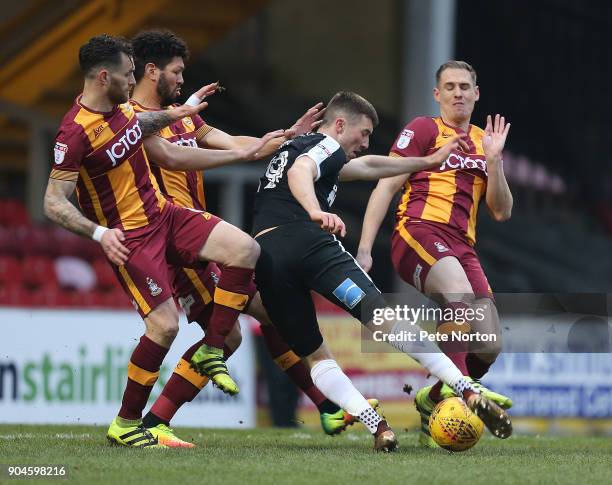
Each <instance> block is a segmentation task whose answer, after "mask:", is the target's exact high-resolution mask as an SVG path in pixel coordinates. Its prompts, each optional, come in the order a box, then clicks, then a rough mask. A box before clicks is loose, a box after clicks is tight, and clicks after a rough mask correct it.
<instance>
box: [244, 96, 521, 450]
mask: <svg viewBox="0 0 612 485" xmlns="http://www.w3.org/2000/svg"><path fill="white" fill-rule="evenodd" d="M377 124H378V115H377V113H376V110H375V109H374V107H373V106H372V105H371V104H370V103H369V102H368V101H367V100H366V99H364V98H362V97H361V96H359V95H357V94H355V93H351V92H340V93H337V94H336V95H335V96H334V97H333V98H332V99H331V101H330V102H329V104H328V106H327V109H326V112H325V116H324V118H323V122H322V124H321V126H320V127H319V129H318V130H317V133H308V134H306V135H302V136H300V137H297V138H295V139H293V140H291V141H288V142H286V143H284V144H283V145H281V147H280V148H279V150H278V151H277V153H276V154H275V156H274V157H273V158H272V160H271V161H270V163H269V165H268V167H267V170H266V172H265V174H264V176H262V177H261V179H260V185H259V188H258V191H257V195H256V199H255V217H254V223H253V235H254V237H255V239H256V240H257V242H258V243H259V245H260V247H261V256H260V257H259V260H258V262H257V267H256V273H255V274H256V276H255V278H256V283H257V286H258V288H259V291H260V294H261V297H262V299H263V303H264V306H265V307H266V309H267V311H268V313H269V315H270V317H271V320H272V321H273V322H274V324H275V326H277V328H278V330H279V332H280V333H281V335H282V336H283V338H284V339H285V340H286V341H287V342H288V343H289V345H291V347H292V348H293V350H294V351H295V352H296V353H297V354H298V355H299V356H300V357H302V358H304V359H306V361H307V362H308V364H309V365H310V367H311V375H312V379H313V381H314V383H315V385H316V386H317V387H318V388H319V389H320V390H321V392H322V393H323V394H324V395H325V396H326V397H328V398H329V399H330V400H331V401H333V402H335V403H336V404H337V405H338V406H340V407H341V408H343V409H346V410H347V411H348V412H349V413H350V414H351V415H353V416H356V417H359V419H360V420H361V421H362V422H363V423H364V425H365V426H366V427H367V428H368V429H369V430H370V432H371V433H372V434H373V435H374V438H375V442H374V446H375V449H377V450H382V451H391V450H393V449H395V448H396V447H397V439H396V437H395V434H394V433H393V431H392V430H391V428H389V426H388V425H387V423H386V422H385V421H384V420H383V419H382V418H381V417H380V416H379V415H378V414H377V413H376V411H374V409H373V408H372V407H371V406H370V404H369V403H368V401H367V400H366V399H365V398H364V397H363V396H362V395H361V393H359V391H358V390H357V389H356V388H355V387H354V386H353V384H352V383H351V381H350V380H349V379H348V377H347V376H346V375H345V374H344V373H343V372H342V370H341V369H340V367H339V366H338V364H337V363H336V361H335V360H334V358H333V356H332V354H331V352H330V351H329V349H328V348H327V347H326V345H325V343H324V342H323V337H322V336H321V333H320V331H319V325H318V322H317V317H316V313H315V308H314V304H313V302H312V298H311V295H310V290H314V291H316V292H317V293H319V294H321V295H322V296H324V297H325V298H327V299H328V300H329V301H331V302H333V303H335V304H337V305H339V306H340V307H342V308H343V309H345V310H346V311H348V312H349V313H351V315H353V316H354V317H355V318H357V319H359V320H360V321H361V322H362V323H363V324H364V325H365V326H366V327H367V328H369V329H370V330H371V331H378V332H382V333H383V334H386V335H387V336H388V337H391V338H388V337H387V338H386V341H387V342H388V343H390V344H391V345H392V346H393V347H395V348H397V349H398V350H400V351H402V352H404V353H406V354H408V355H410V356H411V357H413V358H414V359H415V360H417V361H418V362H419V363H421V364H422V365H423V366H424V367H425V368H427V369H428V370H429V372H430V373H431V374H433V375H435V376H436V377H438V378H439V379H441V380H442V381H444V382H446V383H447V384H448V385H450V386H451V387H452V388H453V390H454V391H455V393H456V394H457V395H458V396H460V397H463V399H464V400H465V401H466V402H467V404H468V406H469V407H470V408H471V409H472V410H473V411H475V412H476V413H477V414H478V416H480V417H481V419H482V420H483V421H484V422H485V424H486V425H487V427H488V428H489V429H490V430H491V431H492V432H493V434H494V435H496V436H498V437H501V438H506V437H508V436H510V434H511V432H512V427H511V423H510V419H509V418H508V415H507V414H506V413H505V412H504V411H503V410H502V409H501V408H499V407H498V406H497V405H495V404H494V403H492V402H491V401H489V400H487V399H485V398H483V397H482V396H481V395H480V394H479V392H478V390H477V389H475V388H474V387H473V386H472V384H471V383H470V382H469V381H468V380H466V379H465V378H464V376H463V375H462V374H461V372H460V371H459V370H458V369H457V367H455V365H454V364H453V363H452V362H451V360H450V359H449V358H448V357H446V356H445V355H444V354H442V353H441V352H439V351H438V349H437V347H435V345H433V344H432V343H428V342H419V344H420V348H419V349H417V347H416V346H415V343H414V342H411V341H405V340H402V338H401V336H402V335H405V333H406V332H405V329H406V327H407V323H406V322H405V321H398V320H396V319H392V320H386V321H384V322H383V323H382V324H381V323H380V322H376V323H378V324H375V323H374V322H373V319H374V318H373V317H374V315H375V312H376V311H379V312H380V310H381V309H385V308H386V307H387V304H386V302H385V299H384V298H383V296H382V295H381V292H380V290H379V289H378V288H377V287H376V286H375V285H374V283H373V282H372V280H371V279H370V278H369V276H368V275H367V274H366V273H365V272H364V271H363V270H362V269H361V267H360V266H359V265H358V264H357V262H356V261H355V259H354V258H353V256H352V255H351V254H349V253H348V252H347V251H346V250H345V249H344V247H343V246H342V244H341V243H340V241H339V240H338V239H337V237H336V235H339V236H344V235H345V233H346V228H345V225H344V223H343V222H342V220H341V219H340V217H338V216H337V215H336V214H334V213H332V212H330V210H331V209H330V208H331V205H332V204H333V202H334V199H335V197H336V192H337V189H338V182H339V181H340V180H342V181H346V180H377V179H379V178H384V177H391V176H395V175H399V174H402V173H411V172H414V171H419V170H427V169H433V168H436V167H438V166H440V165H441V164H442V163H443V162H444V161H445V160H446V159H447V157H448V156H449V155H450V153H451V150H453V149H457V148H459V147H460V146H461V147H463V145H464V142H463V141H462V140H461V139H460V138H459V137H454V138H452V139H450V141H449V143H448V144H446V145H445V146H443V147H442V148H440V149H439V150H438V151H436V152H434V153H433V154H431V155H429V156H426V157H420V158H401V157H400V158H398V157H387V156H378V155H366V156H362V157H358V158H357V155H358V154H359V152H361V151H363V150H366V149H367V148H368V143H369V137H370V135H371V134H372V131H373V129H374V127H375V126H376V125H377ZM464 148H465V147H464ZM423 344H425V347H423Z"/></svg>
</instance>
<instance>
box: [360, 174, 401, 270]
mask: <svg viewBox="0 0 612 485" xmlns="http://www.w3.org/2000/svg"><path fill="white" fill-rule="evenodd" d="M407 178H408V175H406V174H402V175H397V176H395V177H389V178H384V179H380V180H379V181H378V185H377V186H376V188H375V189H374V190H373V191H372V195H370V200H369V201H368V207H367V209H366V213H365V216H364V218H363V226H362V227H361V239H360V241H359V247H358V249H357V262H358V263H359V264H360V265H361V267H362V268H363V269H364V271H370V269H371V268H372V263H373V262H372V248H373V247H374V241H375V240H376V235H377V234H378V230H379V229H380V225H381V224H382V222H383V220H384V219H385V216H386V215H387V211H388V210H389V204H391V201H392V200H393V196H394V195H395V193H396V192H397V191H398V190H399V189H400V187H401V186H402V185H403V184H404V182H405V181H406V179H407Z"/></svg>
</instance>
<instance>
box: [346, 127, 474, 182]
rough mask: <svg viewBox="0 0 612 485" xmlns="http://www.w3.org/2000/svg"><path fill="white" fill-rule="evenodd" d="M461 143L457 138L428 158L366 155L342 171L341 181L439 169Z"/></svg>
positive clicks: (355, 159)
mask: <svg viewBox="0 0 612 485" xmlns="http://www.w3.org/2000/svg"><path fill="white" fill-rule="evenodd" d="M461 143H465V142H463V141H462V140H461V138H460V136H455V137H453V138H451V139H450V141H449V142H448V143H447V144H446V145H444V146H443V147H442V148H440V149H439V150H437V151H436V152H434V153H432V154H431V155H428V156H426V157H406V158H404V157H390V156H383V155H365V156H363V157H358V158H354V159H353V160H351V161H350V162H348V163H347V164H346V165H345V166H344V167H343V168H342V170H340V180H341V181H350V180H378V179H381V178H386V177H394V176H396V175H402V174H405V175H407V174H410V173H412V172H419V171H421V170H430V169H432V168H436V167H439V166H440V165H442V163H444V161H445V160H446V159H447V158H448V156H449V155H450V153H451V151H452V150H455V149H457V148H458V147H459V146H460V144H461Z"/></svg>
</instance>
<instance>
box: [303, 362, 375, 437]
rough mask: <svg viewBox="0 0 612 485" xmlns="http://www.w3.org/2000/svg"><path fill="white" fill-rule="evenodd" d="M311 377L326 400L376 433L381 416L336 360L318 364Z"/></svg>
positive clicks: (312, 370)
mask: <svg viewBox="0 0 612 485" xmlns="http://www.w3.org/2000/svg"><path fill="white" fill-rule="evenodd" d="M310 376H311V377H312V382H314V384H315V386H317V388H318V389H319V390H320V391H321V392H322V393H323V395H324V396H325V397H326V398H328V399H329V400H330V401H333V402H335V403H336V404H337V405H338V406H340V407H341V408H342V409H344V410H345V411H348V412H349V413H350V414H352V415H353V416H355V417H358V418H359V419H360V421H361V422H362V423H363V424H364V425H365V426H366V427H367V428H368V429H369V430H370V432H371V433H375V432H376V428H377V427H378V423H379V422H380V421H381V418H380V416H379V415H378V413H377V412H376V411H374V409H372V406H370V403H369V402H368V401H367V400H366V398H365V397H363V396H362V395H361V393H360V392H359V391H358V390H357V389H356V388H355V386H354V385H353V383H352V382H351V380H350V379H349V378H348V377H347V376H346V374H345V373H344V372H342V369H340V367H339V366H338V364H337V363H336V361H335V360H333V359H326V360H321V361H319V362H317V363H316V364H315V365H313V366H312V368H311V369H310Z"/></svg>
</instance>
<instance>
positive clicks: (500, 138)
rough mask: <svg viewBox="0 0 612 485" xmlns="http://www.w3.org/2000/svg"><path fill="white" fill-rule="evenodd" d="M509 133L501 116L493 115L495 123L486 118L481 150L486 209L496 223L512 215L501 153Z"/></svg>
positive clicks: (510, 195)
mask: <svg viewBox="0 0 612 485" xmlns="http://www.w3.org/2000/svg"><path fill="white" fill-rule="evenodd" d="M509 131H510V123H507V124H506V120H505V118H504V117H503V116H501V117H500V116H499V115H498V114H497V115H495V122H493V121H492V119H491V116H490V115H489V116H487V126H486V128H485V136H484V137H483V139H482V148H483V150H484V152H485V156H486V158H487V173H488V176H489V177H488V178H489V179H488V181H487V194H486V201H487V208H488V209H489V213H490V214H491V215H492V216H493V218H494V219H495V220H496V221H500V222H501V221H505V220H508V219H510V216H511V215H512V206H513V204H514V200H513V198H512V192H510V187H509V186H508V181H507V180H506V176H505V175H504V165H503V161H502V151H503V149H504V145H505V144H506V138H507V137H508V132H509Z"/></svg>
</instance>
